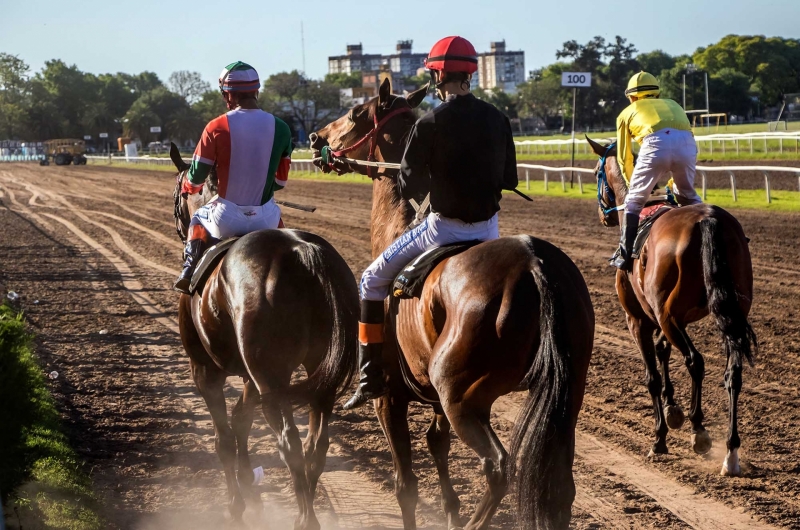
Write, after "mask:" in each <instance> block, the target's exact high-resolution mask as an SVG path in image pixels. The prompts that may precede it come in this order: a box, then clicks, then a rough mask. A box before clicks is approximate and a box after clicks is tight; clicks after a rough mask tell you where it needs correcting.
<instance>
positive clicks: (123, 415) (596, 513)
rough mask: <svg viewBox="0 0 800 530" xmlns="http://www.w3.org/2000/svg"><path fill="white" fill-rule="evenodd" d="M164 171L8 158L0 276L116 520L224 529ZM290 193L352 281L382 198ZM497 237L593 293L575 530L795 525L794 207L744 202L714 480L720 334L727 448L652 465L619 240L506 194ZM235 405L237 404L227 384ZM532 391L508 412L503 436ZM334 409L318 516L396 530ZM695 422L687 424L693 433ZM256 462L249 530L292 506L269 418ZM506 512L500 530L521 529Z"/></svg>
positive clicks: (798, 240)
mask: <svg viewBox="0 0 800 530" xmlns="http://www.w3.org/2000/svg"><path fill="white" fill-rule="evenodd" d="M172 186H173V179H172V177H171V176H170V175H169V174H167V173H162V172H152V173H151V172H146V171H133V170H119V169H111V168H101V167H89V168H87V167H55V166H51V167H46V168H42V167H39V166H34V165H22V164H18V165H4V166H0V205H1V206H0V226H1V227H2V229H1V230H0V249H2V256H3V257H2V259H0V283H3V284H5V285H6V286H8V288H9V289H14V290H15V291H17V292H19V293H20V294H21V296H22V298H21V303H22V307H23V308H24V309H25V311H26V315H27V318H28V320H29V321H30V323H31V326H32V330H33V331H34V332H35V333H36V334H37V336H38V348H37V349H38V352H39V354H40V355H41V357H42V359H43V362H44V364H45V368H46V370H47V371H48V372H49V371H51V370H56V371H58V372H59V374H60V375H59V378H58V379H57V380H55V381H54V382H53V391H54V393H55V395H56V396H57V398H58V400H59V402H60V404H61V408H62V410H63V413H64V417H65V420H66V422H67V424H68V426H69V430H70V434H71V436H72V438H73V441H74V444H75V446H76V448H77V450H78V451H79V453H80V454H81V456H82V457H83V458H84V459H85V461H86V464H87V467H88V469H89V470H90V471H91V474H92V477H93V479H94V481H95V485H96V488H97V491H98V494H99V495H100V496H101V498H102V499H103V500H104V501H105V505H106V512H107V513H106V515H107V517H108V519H109V521H110V527H112V528H134V529H150V528H219V527H222V526H225V525H226V524H227V523H226V517H225V510H224V499H225V494H224V491H225V490H224V483H223V479H222V473H221V471H220V465H219V463H218V461H217V458H216V455H215V454H214V452H213V431H212V429H211V425H210V418H209V416H208V414H207V413H206V411H205V408H204V405H203V403H202V400H200V399H199V398H198V397H197V395H196V393H195V392H194V388H193V385H192V382H191V379H190V378H189V374H188V369H187V363H186V361H185V358H184V356H183V352H182V350H181V348H180V343H179V340H178V337H177V335H176V334H175V333H174V329H175V328H174V326H175V317H176V311H175V303H176V295H175V293H173V292H172V291H171V290H170V288H169V287H170V284H171V281H172V274H173V272H177V269H178V267H179V266H180V263H179V260H180V244H179V241H178V239H177V237H176V235H175V233H174V228H173V225H172V205H171V192H172ZM281 198H283V199H285V200H289V201H294V202H298V203H303V204H313V205H315V206H317V207H318V210H317V212H316V213H313V214H309V213H303V212H299V211H296V210H290V209H284V214H285V215H284V218H285V221H286V224H287V225H288V226H290V227H293V228H299V229H305V230H309V231H314V232H316V233H318V234H320V235H322V236H323V237H325V238H327V239H328V240H329V241H331V242H332V243H333V244H334V245H335V246H336V248H337V249H338V250H339V252H340V253H341V254H342V255H343V256H344V257H345V258H346V259H347V260H348V262H349V263H350V265H351V267H352V269H353V271H354V272H355V273H356V274H359V273H360V272H361V271H362V270H363V269H364V267H366V265H367V264H368V263H369V261H370V255H369V244H368V234H369V231H368V223H369V208H370V203H371V188H370V187H369V186H368V185H359V184H339V183H316V182H307V181H302V182H301V181H295V182H292V183H291V184H290V186H289V187H288V188H287V190H285V191H284V192H282V193H281ZM502 206H503V212H502V214H501V232H502V234H503V235H511V234H516V233H528V234H533V235H536V236H538V237H542V238H545V239H548V240H550V241H551V242H553V243H554V244H556V245H558V246H560V247H561V248H563V249H564V250H565V251H566V252H567V254H569V255H570V257H572V259H573V260H574V261H575V262H576V263H577V265H578V267H579V268H580V269H581V271H582V272H583V274H584V276H585V277H586V281H587V283H588V285H589V288H590V291H591V294H592V297H593V301H594V304H595V311H596V313H597V322H598V332H597V336H596V340H595V344H596V348H595V352H594V358H593V362H592V366H591V369H590V374H589V377H590V379H589V382H588V388H587V398H586V402H585V405H584V410H583V412H582V415H581V419H580V424H579V428H580V436H579V440H578V444H577V445H578V447H577V459H576V468H575V471H576V480H577V484H578V497H577V499H576V505H575V509H574V517H573V526H574V527H575V528H687V527H693V528H772V527H784V528H800V501H798V498H800V466H799V465H798V464H797V456H796V455H797V454H798V450H800V390H798V381H799V380H800V362H799V361H800V326H798V324H797V318H798V315H800V296H798V294H799V291H800V265H798V263H799V262H800V260H799V259H798V258H800V215H796V214H777V213H763V212H757V211H742V210H737V211H736V215H737V217H738V218H739V219H740V221H741V222H742V224H743V225H744V227H745V230H746V232H747V234H748V236H749V237H750V238H751V239H752V241H751V249H752V252H753V256H754V264H755V276H756V278H755V283H756V293H755V304H754V307H753V311H752V314H751V318H752V322H753V325H754V327H755V330H756V332H757V333H758V335H759V339H760V342H761V347H762V351H761V356H760V358H759V359H758V362H757V364H756V366H755V367H754V368H748V369H746V371H745V374H744V378H745V388H744V391H743V395H742V398H741V419H740V429H741V437H742V444H743V447H742V458H743V468H744V476H743V477H741V478H734V479H731V478H724V477H721V476H719V466H720V464H721V461H722V457H723V456H724V441H725V429H726V416H727V397H726V395H725V392H724V390H723V388H722V374H723V370H724V361H725V359H724V358H723V357H722V352H721V347H720V341H719V338H718V336H717V334H716V333H715V332H714V331H713V330H712V328H711V326H710V324H709V323H707V322H703V323H700V324H699V325H696V326H694V327H693V328H692V329H691V330H690V332H691V334H692V337H693V339H694V341H695V343H696V345H697V347H698V348H699V349H700V351H701V352H703V353H704V355H705V356H706V363H707V364H706V366H707V378H706V386H705V389H706V391H705V395H704V398H705V412H706V416H707V428H708V429H709V432H710V434H711V436H712V438H713V439H714V444H715V448H714V450H712V452H711V454H710V455H709V456H707V457H699V456H696V455H695V454H694V453H692V452H691V449H690V447H689V434H690V433H689V430H688V427H684V428H683V429H681V430H679V431H673V432H671V433H670V438H669V442H670V451H671V454H670V455H668V456H663V457H659V458H657V459H655V460H647V459H645V457H644V455H645V454H646V453H647V450H648V449H649V446H650V443H651V437H652V429H653V422H652V409H651V405H650V399H649V397H648V395H647V392H646V389H645V387H644V385H643V376H644V370H643V366H642V363H641V360H640V359H639V356H638V353H637V351H636V350H635V348H634V346H633V343H632V341H631V340H630V337H629V336H628V334H627V331H626V329H625V325H624V317H623V313H622V311H621V309H620V307H619V303H618V301H617V300H616V295H615V293H614V290H613V273H612V271H611V270H610V269H609V268H608V267H607V265H606V257H607V255H608V254H610V252H611V250H612V249H613V246H614V244H615V241H616V239H617V233H616V232H614V231H611V230H606V229H603V228H602V227H601V226H599V224H598V223H597V216H596V212H595V208H594V207H593V205H592V203H590V202H588V201H580V200H568V199H555V198H553V199H551V198H536V200H535V202H534V203H533V204H529V203H526V202H523V201H522V200H519V199H518V198H516V197H507V198H505V199H504V200H503V204H502ZM679 357H680V355H679V354H677V353H676V354H673V374H674V382H675V386H676V397H677V399H678V401H679V403H680V404H682V405H683V406H684V408H687V407H688V393H689V378H688V375H687V374H686V370H685V369H684V368H683V362H682V359H680V358H679ZM229 390H230V394H231V396H233V395H235V394H236V390H235V388H233V387H231V388H230V389H229ZM519 400H520V396H516V395H512V396H509V397H507V398H505V399H504V400H502V401H501V402H498V404H497V406H496V410H495V411H494V423H495V425H496V427H497V430H498V432H499V433H500V435H501V436H502V437H505V436H507V435H508V433H509V431H510V427H511V422H512V421H513V417H514V411H515V407H516V404H517V403H518V402H519ZM338 412H339V414H338V415H335V417H334V420H333V423H332V439H333V440H334V442H335V445H334V447H333V448H332V450H331V453H332V455H331V456H330V457H329V466H328V468H327V471H326V473H325V475H323V483H322V485H321V489H320V494H319V498H318V501H317V507H318V510H319V512H320V518H321V520H322V522H323V526H324V527H325V528H360V527H368V528H400V527H401V526H402V525H401V524H400V520H399V517H398V513H399V511H398V510H397V506H396V502H395V501H394V498H393V494H392V475H393V472H392V468H391V458H390V455H389V452H388V449H387V446H386V442H385V440H384V438H383V435H382V433H381V431H380V428H379V425H378V423H377V421H376V420H375V418H374V416H373V415H372V413H371V412H370V411H362V412H359V413H346V414H342V413H341V411H340V410H339V411H338ZM410 420H411V425H412V429H413V432H414V444H415V445H414V447H415V457H416V464H415V471H416V473H417V474H418V475H419V477H420V493H421V497H422V502H421V506H420V509H419V520H420V527H421V528H441V527H442V517H441V512H440V509H439V500H438V499H439V493H438V484H437V481H436V476H435V468H434V466H433V463H432V460H431V459H430V457H429V456H428V454H427V449H426V447H425V442H424V436H423V433H424V430H425V429H426V428H427V425H428V422H429V420H430V409H429V408H428V407H424V406H413V407H412V409H411V412H410ZM687 425H688V422H687ZM251 446H252V454H253V455H254V456H253V461H254V464H255V465H261V466H263V467H264V469H265V471H266V475H267V477H266V480H265V483H264V484H262V486H261V491H262V498H263V500H264V503H265V508H266V509H265V510H264V511H261V512H259V511H257V510H254V511H249V512H248V516H247V526H248V527H252V528H286V527H289V526H290V521H291V517H293V514H294V512H295V507H294V503H293V501H292V500H291V497H292V495H291V491H290V489H289V488H288V483H289V482H288V473H287V472H286V471H285V468H284V467H283V465H282V463H281V462H280V459H279V457H278V454H277V449H276V447H275V444H274V437H273V436H272V434H271V432H270V431H269V429H268V428H267V427H266V426H265V423H264V422H263V420H262V419H260V418H259V419H257V421H256V424H255V425H254V429H253V434H252V438H251ZM451 470H452V473H453V476H454V482H455V488H456V491H457V492H458V493H459V494H460V495H461V499H462V503H463V508H462V514H466V515H468V514H469V513H471V510H472V508H473V507H474V505H475V503H476V502H477V500H478V498H479V496H480V494H482V490H483V479H482V477H481V475H480V472H479V466H478V461H477V458H475V456H474V455H473V454H472V453H471V451H469V450H468V449H467V448H466V447H465V446H464V445H463V444H461V443H460V442H459V441H458V440H457V439H454V441H453V449H452V457H451ZM512 522H513V521H512V513H511V511H510V508H509V505H508V503H507V502H504V504H503V505H502V507H501V510H500V512H499V513H498V515H497V516H496V518H495V520H494V527H497V528H512V526H513V524H512Z"/></svg>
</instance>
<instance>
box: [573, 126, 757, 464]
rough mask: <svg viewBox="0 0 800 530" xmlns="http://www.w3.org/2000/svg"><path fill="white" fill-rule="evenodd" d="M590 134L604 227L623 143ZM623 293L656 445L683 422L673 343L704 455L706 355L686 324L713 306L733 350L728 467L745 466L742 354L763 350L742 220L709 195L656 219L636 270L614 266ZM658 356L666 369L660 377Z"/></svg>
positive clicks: (618, 191) (616, 194) (618, 198)
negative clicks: (686, 377)
mask: <svg viewBox="0 0 800 530" xmlns="http://www.w3.org/2000/svg"><path fill="white" fill-rule="evenodd" d="M589 143H590V144H591V146H592V149H593V150H594V152H595V153H597V155H598V156H600V161H599V162H598V164H597V168H596V173H597V186H598V187H597V190H598V202H599V212H600V221H601V222H602V223H603V225H605V226H617V225H618V224H619V217H618V211H619V208H621V207H622V205H624V203H625V197H626V195H627V193H628V187H627V185H626V183H625V180H624V179H623V177H622V173H621V171H620V169H619V165H618V163H617V158H616V147H615V146H613V145H611V146H603V145H600V144H598V143H596V142H593V141H591V140H589ZM617 295H618V296H619V301H620V303H621V304H622V307H623V309H625V312H626V314H627V321H628V329H629V330H630V332H631V335H632V336H633V340H634V341H635V342H636V345H637V346H638V347H639V350H640V351H641V353H642V357H643V358H644V364H645V368H646V370H647V388H648V390H649V392H650V396H651V397H652V399H653V408H654V410H655V423H656V427H655V433H656V440H655V443H654V444H653V448H652V450H651V454H659V453H661V454H663V453H667V431H668V428H667V426H669V428H671V429H678V428H680V427H681V426H682V425H683V422H684V414H683V411H682V410H681V408H680V407H679V406H678V405H677V404H676V403H675V398H674V396H673V394H674V390H673V387H672V382H671V381H670V379H669V357H670V350H671V346H675V347H676V348H678V349H679V350H680V351H681V353H682V354H683V357H684V361H685V363H686V367H687V368H688V370H689V374H690V375H691V378H692V398H691V409H690V411H689V421H690V422H691V423H692V432H693V434H692V448H693V449H694V451H695V452H696V453H698V454H705V453H707V452H708V451H709V450H710V449H711V437H710V436H709V435H708V432H707V431H706V428H705V427H704V426H703V408H702V396H703V377H704V375H705V361H704V360H703V356H702V355H701V354H700V352H699V351H697V348H695V346H694V344H692V341H691V339H690V338H689V335H688V334H687V333H686V326H687V325H689V324H691V323H692V322H697V321H698V320H700V319H702V318H704V317H706V316H707V315H709V314H710V315H711V317H712V318H713V319H714V322H715V324H716V326H717V328H718V329H719V331H720V333H721V334H722V341H723V345H724V349H725V354H726V355H727V369H726V370H725V388H726V389H727V391H728V396H729V400H730V403H729V418H728V441H727V446H728V453H727V455H726V457H725V460H724V462H723V464H722V474H723V475H739V474H740V473H741V470H740V466H739V456H738V449H739V446H740V445H741V442H740V439H739V430H738V421H737V408H738V399H739V393H740V391H741V389H742V365H743V362H744V360H747V361H749V362H752V359H753V354H754V352H756V351H757V349H758V342H757V340H756V335H755V333H754V332H753V328H752V327H751V326H750V323H749V322H748V320H747V316H748V314H749V313H750V307H751V305H752V303H753V266H752V263H751V262H750V249H749V247H748V244H747V238H746V237H745V235H744V231H743V230H742V226H741V225H740V224H739V222H738V221H737V220H736V218H734V217H733V216H732V215H731V214H729V213H728V212H726V211H725V210H723V209H722V208H719V207H717V206H711V205H708V204H698V205H694V206H684V207H681V208H678V209H675V210H672V211H669V212H667V213H665V214H663V215H662V216H661V217H659V218H658V219H656V221H655V223H654V224H653V227H652V230H651V232H650V237H649V238H648V239H647V242H646V243H645V245H644V247H643V249H642V252H641V256H640V257H639V259H637V260H634V263H633V269H632V271H631V272H624V271H618V272H617ZM656 336H657V337H656ZM654 338H655V340H654ZM751 345H752V347H751ZM656 359H658V361H660V362H661V369H662V371H663V372H664V378H663V386H662V378H661V376H660V375H659V372H658V367H657V365H656ZM662 395H663V399H664V400H665V401H666V402H667V407H666V411H665V410H664V408H663V405H662V401H661V399H662ZM665 413H666V422H665Z"/></svg>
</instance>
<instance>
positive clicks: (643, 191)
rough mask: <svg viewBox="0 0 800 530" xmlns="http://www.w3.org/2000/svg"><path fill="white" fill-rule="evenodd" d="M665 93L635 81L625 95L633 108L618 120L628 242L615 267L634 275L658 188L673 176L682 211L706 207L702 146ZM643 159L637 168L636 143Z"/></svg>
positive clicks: (648, 81) (647, 79)
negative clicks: (643, 223)
mask: <svg viewBox="0 0 800 530" xmlns="http://www.w3.org/2000/svg"><path fill="white" fill-rule="evenodd" d="M660 93H661V89H660V87H659V85H658V81H657V80H656V78H655V77H654V76H653V75H652V74H648V73H647V72H639V73H638V74H635V75H634V76H633V77H631V79H630V81H629V82H628V88H627V90H625V95H626V96H627V97H628V99H629V100H630V102H631V104H630V105H628V107H626V108H625V110H623V111H622V112H621V113H620V115H619V116H618V117H617V161H618V162H619V167H620V170H621V171H622V174H623V177H624V178H625V180H626V181H627V183H628V195H627V197H626V198H625V215H624V216H623V219H622V237H621V239H620V243H619V249H618V250H617V252H616V253H615V254H614V256H612V257H611V264H612V265H614V266H615V267H617V268H618V269H622V270H628V269H630V266H631V257H630V256H631V252H632V250H633V242H634V240H635V239H636V231H637V229H638V227H639V213H640V212H641V211H642V208H643V207H644V204H645V202H647V199H648V198H649V197H650V194H651V193H652V191H653V188H655V186H656V185H657V184H658V182H659V181H660V180H661V179H662V178H663V177H666V176H667V174H669V173H672V178H673V181H674V184H673V192H674V193H675V196H676V198H677V199H678V202H680V204H681V205H689V204H697V203H700V202H703V201H702V200H701V199H700V197H699V196H698V195H697V192H695V190H694V177H695V165H696V163H697V144H696V143H695V140H694V135H693V134H692V127H691V125H690V123H689V118H687V116H686V112H685V111H684V110H683V109H682V108H681V106H680V105H678V103H676V102H675V101H673V100H671V99H661V98H660V97H659V95H660ZM634 141H635V142H636V143H638V144H639V145H640V146H641V148H640V149H639V157H638V160H636V163H635V165H634V158H633V142H634Z"/></svg>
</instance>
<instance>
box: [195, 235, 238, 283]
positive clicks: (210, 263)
mask: <svg viewBox="0 0 800 530" xmlns="http://www.w3.org/2000/svg"><path fill="white" fill-rule="evenodd" d="M238 240H239V238H238V237H232V238H230V239H225V240H224V241H220V242H219V243H217V244H216V245H214V246H212V247H211V248H209V249H208V250H206V251H205V253H204V254H203V257H202V258H200V262H199V263H198V264H197V267H195V269H194V274H192V281H191V283H190V284H189V293H190V294H194V293H195V292H200V293H202V292H203V287H204V286H205V284H206V280H208V277H209V276H210V275H211V272H212V271H213V270H214V269H215V268H216V267H217V264H218V263H219V262H220V261H221V260H222V258H224V257H225V254H227V253H228V250H230V248H231V246H232V245H233V244H234V243H236V242H237V241H238Z"/></svg>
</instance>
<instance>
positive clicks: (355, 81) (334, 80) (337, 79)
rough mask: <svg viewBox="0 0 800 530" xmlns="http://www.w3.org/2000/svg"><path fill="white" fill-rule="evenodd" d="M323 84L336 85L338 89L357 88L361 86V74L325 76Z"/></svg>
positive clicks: (342, 73)
mask: <svg viewBox="0 0 800 530" xmlns="http://www.w3.org/2000/svg"><path fill="white" fill-rule="evenodd" d="M325 82H326V83H330V84H331V85H336V86H337V87H339V88H357V87H360V86H361V85H362V84H363V81H362V79H361V72H352V73H349V74H346V73H344V72H341V73H338V74H326V75H325Z"/></svg>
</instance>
